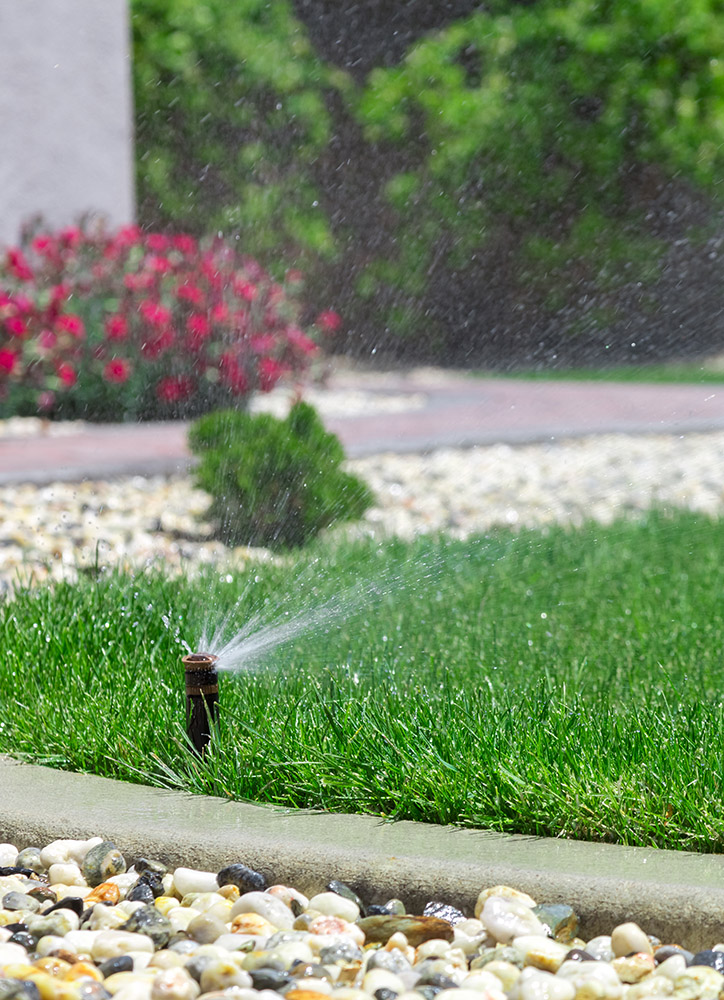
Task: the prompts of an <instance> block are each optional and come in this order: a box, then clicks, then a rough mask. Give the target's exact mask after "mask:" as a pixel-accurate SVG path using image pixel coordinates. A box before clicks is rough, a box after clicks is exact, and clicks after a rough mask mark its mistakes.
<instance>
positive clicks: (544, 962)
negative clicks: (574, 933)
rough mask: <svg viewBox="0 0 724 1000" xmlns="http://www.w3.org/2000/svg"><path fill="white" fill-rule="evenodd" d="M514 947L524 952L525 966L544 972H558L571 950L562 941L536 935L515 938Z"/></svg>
mask: <svg viewBox="0 0 724 1000" xmlns="http://www.w3.org/2000/svg"><path fill="white" fill-rule="evenodd" d="M513 946H514V947H515V948H517V949H518V951H520V952H522V954H523V961H524V962H525V965H527V966H533V967H534V968H536V969H541V970H542V971H544V972H557V971H558V969H560V967H561V966H562V965H563V963H564V961H565V960H566V958H567V956H568V952H569V950H570V949H569V947H568V945H566V944H562V943H561V942H560V941H553V940H552V939H551V938H547V937H541V936H540V935H535V934H532V935H528V936H525V937H517V938H515V939H514V940H513Z"/></svg>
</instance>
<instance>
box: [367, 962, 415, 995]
mask: <svg viewBox="0 0 724 1000" xmlns="http://www.w3.org/2000/svg"><path fill="white" fill-rule="evenodd" d="M362 989H363V990H364V992H365V993H369V994H370V996H371V995H372V994H374V993H376V992H377V990H392V992H393V993H398V994H399V993H404V992H405V984H404V983H403V982H402V980H401V979H400V977H399V976H397V975H395V973H394V972H388V971H387V969H370V971H369V972H366V973H365V976H364V979H363V980H362Z"/></svg>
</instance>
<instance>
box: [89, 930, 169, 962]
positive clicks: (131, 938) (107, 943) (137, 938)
mask: <svg viewBox="0 0 724 1000" xmlns="http://www.w3.org/2000/svg"><path fill="white" fill-rule="evenodd" d="M154 950H155V949H154V947H153V941H152V940H151V938H150V937H148V935H147V934H132V933H131V932H130V931H120V930H110V931H101V933H100V934H98V936H97V937H96V938H95V940H94V941H93V945H92V948H91V957H92V958H93V960H94V961H96V962H104V961H105V960H106V959H107V958H117V957H118V956H119V955H127V954H128V952H130V951H150V952H153V951H154Z"/></svg>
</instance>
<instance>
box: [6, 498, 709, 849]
mask: <svg viewBox="0 0 724 1000" xmlns="http://www.w3.org/2000/svg"><path fill="white" fill-rule="evenodd" d="M722 553H724V523H717V522H714V521H709V520H707V519H705V518H702V517H700V516H694V515H687V514H679V515H676V516H671V517H669V516H664V515H662V514H653V515H651V516H649V517H648V518H647V519H645V520H643V521H639V522H619V523H617V524H615V525H613V526H610V527H601V526H598V525H589V526H587V527H585V528H583V529H580V530H564V529H551V530H550V531H548V532H545V533H540V532H532V531H531V532H521V533H519V534H513V533H507V532H502V531H501V532H498V533H495V534H492V535H490V536H487V537H484V538H477V539H474V540H471V541H468V542H449V541H447V542H446V541H436V540H420V541H418V542H416V543H414V544H407V543H402V542H392V543H390V544H388V545H385V546H380V545H378V544H373V543H371V542H370V543H369V544H366V543H357V544H355V545H350V544H343V545H341V544H339V543H338V544H337V545H336V546H335V547H333V548H332V547H330V546H329V543H327V545H326V546H319V547H317V548H315V549H313V550H311V551H310V552H309V553H308V554H305V555H303V556H301V557H298V558H296V559H295V560H294V561H293V562H290V563H289V564H288V565H287V566H271V565H264V566H256V567H254V568H252V569H250V570H249V573H248V574H247V575H239V576H237V577H235V578H234V579H229V578H225V577H219V576H218V575H211V574H210V575H209V576H208V577H207V578H205V579H204V580H202V581H200V582H199V581H196V582H191V581H181V582H179V581H174V582H170V581H166V580H164V579H163V578H160V577H156V578H145V577H138V578H136V579H130V578H127V577H120V576H117V575H113V574H106V575H101V576H100V578H98V579H91V578H86V579H84V581H83V582H82V583H81V584H80V585H78V586H70V585H67V586H65V585H64V586H59V587H56V588H55V590H50V589H42V588H41V589H37V590H32V591H27V592H23V593H21V594H19V595H18V597H17V598H16V599H15V600H14V601H9V600H8V601H6V602H5V603H4V604H2V603H0V636H2V640H1V643H0V645H1V647H2V648H1V652H2V655H1V656H0V692H2V699H1V700H0V752H8V753H12V754H15V755H16V756H19V757H21V758H23V759H29V760H36V761H42V762H46V763H52V764H55V765H57V766H58V767H63V768H68V769H76V770H84V771H93V772H96V773H99V774H105V775H109V776H112V777H119V778H124V779H127V780H131V781H146V782H154V783H158V784H162V785H167V786H171V787H181V788H186V789H188V790H190V791H195V792H204V793H212V794H216V795H222V796H229V797H234V798H243V799H254V800H258V801H264V802H273V803H279V804H283V805H287V806H306V807H319V808H325V809H332V810H341V811H359V812H369V813H373V814H376V815H381V816H386V817H390V818H399V819H402V818H405V819H416V820H426V821H434V822H442V823H458V824H463V825H466V826H477V827H489V828H493V829H496V830H505V831H512V832H517V833H531V834H546V835H556V836H570V837H579V838H587V839H602V840H609V841H618V842H621V843H628V844H643V845H658V846H661V847H670V848H681V849H694V850H701V851H722V850H724V796H723V795H722V790H723V782H722V767H723V766H724V710H723V708H722V703H723V694H724V685H723V684H722V649H723V648H724V619H723V615H722V610H723V609H724V603H723V598H724V560H723V559H722ZM330 601H331V602H332V604H331V607H333V608H336V609H337V610H338V611H339V614H338V615H336V616H335V615H334V614H330V613H326V614H317V615H316V618H315V616H314V615H313V616H312V622H311V627H310V629H309V630H308V631H307V632H306V633H304V634H300V635H299V636H297V637H296V638H294V639H292V640H291V641H289V642H288V643H286V644H285V645H282V646H279V647H278V648H276V649H274V650H272V651H271V652H270V653H269V654H268V655H267V656H266V658H265V659H263V661H261V663H259V664H257V665H256V669H254V670H251V669H249V670H246V671H242V672H238V673H228V674H223V675H222V677H221V691H220V695H221V703H222V718H221V723H220V728H219V732H218V734H217V740H216V744H215V748H214V750H213V752H212V753H210V754H209V755H208V756H207V757H206V758H205V759H204V761H203V762H201V761H199V760H198V759H196V758H195V757H194V756H193V755H192V754H191V753H190V752H189V751H188V749H187V745H186V743H185V740H184V733H183V718H182V716H183V680H182V669H181V667H180V664H179V658H180V657H181V656H182V655H183V654H184V653H185V652H186V647H185V645H184V643H185V642H188V643H189V644H190V645H191V646H192V647H193V646H194V645H196V643H197V641H198V637H199V636H200V635H201V632H202V629H203V626H204V619H205V618H208V619H209V620H210V621H211V622H212V623H213V622H218V621H219V620H221V619H222V618H223V616H224V615H225V614H226V613H228V612H231V613H232V618H231V622H230V625H229V628H230V629H232V628H236V627H241V626H243V624H244V623H245V622H247V621H249V619H250V618H252V617H253V615H255V614H256V615H258V619H259V622H260V623H264V624H269V623H271V622H273V621H277V620H278V621H282V622H285V621H286V622H288V621H289V619H290V618H292V619H293V618H294V616H295V615H297V614H299V613H303V612H305V611H309V610H311V609H315V608H316V609H320V608H325V607H326V608H329V607H330V605H329V604H328V602H330Z"/></svg>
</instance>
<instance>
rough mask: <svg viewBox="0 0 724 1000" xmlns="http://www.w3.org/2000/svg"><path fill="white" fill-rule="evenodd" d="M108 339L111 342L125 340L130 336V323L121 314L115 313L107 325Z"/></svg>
mask: <svg viewBox="0 0 724 1000" xmlns="http://www.w3.org/2000/svg"><path fill="white" fill-rule="evenodd" d="M105 326H106V337H108V339H109V340H125V339H126V337H127V336H128V321H127V319H126V317H125V316H122V315H121V314H120V313H113V315H111V316H109V317H108V319H107V320H106V323H105Z"/></svg>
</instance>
